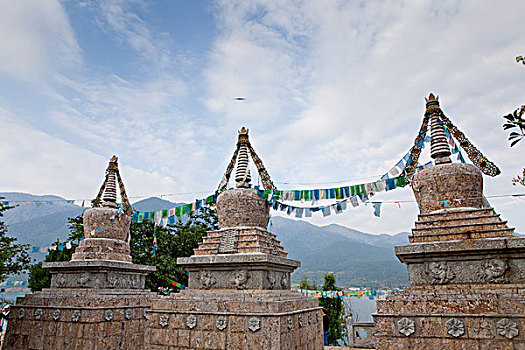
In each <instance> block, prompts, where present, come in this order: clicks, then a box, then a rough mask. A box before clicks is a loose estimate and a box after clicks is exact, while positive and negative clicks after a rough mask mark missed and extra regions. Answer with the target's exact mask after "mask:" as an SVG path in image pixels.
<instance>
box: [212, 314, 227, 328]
mask: <svg viewBox="0 0 525 350" xmlns="http://www.w3.org/2000/svg"><path fill="white" fill-rule="evenodd" d="M215 327H217V329H218V330H220V331H222V330H224V329H225V328H226V327H228V319H227V318H226V317H225V316H219V317H217V319H216V320H215Z"/></svg>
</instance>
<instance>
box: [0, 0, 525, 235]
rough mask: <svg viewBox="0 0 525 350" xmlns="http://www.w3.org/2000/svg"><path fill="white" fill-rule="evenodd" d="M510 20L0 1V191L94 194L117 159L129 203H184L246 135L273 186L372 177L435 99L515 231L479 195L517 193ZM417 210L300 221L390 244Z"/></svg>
mask: <svg viewBox="0 0 525 350" xmlns="http://www.w3.org/2000/svg"><path fill="white" fill-rule="evenodd" d="M524 12H525V2H523V1H518V0H516V1H504V2H494V1H468V0H467V1H459V0H458V1H454V0H444V1H422V0H417V1H373V0H372V1H326V0H319V1H297V0H289V1H288V0H281V1H249V0H238V1H236V0H228V1H221V0H219V1H187V0H185V1H182V0H158V1H146V0H129V1H125V0H111V1H105V0H99V1H73V0H64V1H58V0H17V1H11V0H0V45H1V50H0V126H1V128H0V130H1V133H0V135H1V137H0V164H1V165H0V170H1V171H0V192H10V191H17V192H27V193H32V194H55V195H59V196H62V197H64V198H67V199H90V198H93V197H94V196H95V195H96V193H97V191H98V188H99V187H100V185H101V183H102V181H103V176H104V170H105V168H106V166H107V162H108V160H109V159H110V158H111V156H112V155H113V154H116V155H118V157H119V164H120V168H121V174H122V177H123V180H124V182H125V185H126V188H127V192H128V195H129V196H130V197H132V201H137V200H140V199H142V198H145V197H150V196H160V195H166V194H169V195H168V196H163V197H162V198H164V199H167V200H171V201H174V202H182V201H192V200H193V199H195V198H202V197H205V196H207V195H208V194H210V193H213V192H214V191H215V190H216V188H217V186H218V184H219V182H220V180H221V178H222V174H223V173H224V171H225V169H226V166H227V164H228V162H229V160H230V158H231V156H232V153H233V151H234V148H235V143H236V139H237V131H238V130H239V129H240V128H241V127H242V126H246V127H248V128H249V130H250V140H251V142H252V145H253V146H254V148H255V150H256V152H257V153H258V154H259V156H260V157H261V158H262V160H263V162H264V164H265V166H266V168H267V170H268V172H269V173H270V175H271V177H272V179H273V181H274V182H275V183H276V185H277V187H278V188H279V189H308V188H310V189H314V188H326V187H333V186H340V185H348V184H356V183H363V182H370V181H374V180H376V179H377V178H378V177H379V176H380V175H382V174H384V173H385V172H387V171H388V170H389V169H390V168H391V167H392V166H393V165H394V164H395V163H396V162H397V161H398V160H399V159H400V158H401V157H402V156H403V155H404V154H405V153H406V152H407V151H408V150H409V148H410V147H411V146H412V144H413V142H414V138H415V136H416V135H417V132H418V130H419V127H420V124H421V120H422V118H423V113H424V108H425V97H427V96H428V95H429V93H430V92H433V93H435V94H437V95H439V96H440V102H441V107H442V109H443V111H444V113H445V114H446V115H447V116H448V117H449V118H450V119H451V120H452V122H453V123H455V124H456V126H458V128H459V129H460V130H462V131H463V132H464V133H465V134H466V135H467V137H469V139H470V140H471V142H472V143H473V144H474V145H476V146H477V147H478V148H479V149H480V150H481V151H482V152H483V154H484V155H485V156H487V157H488V158H489V159H490V160H491V161H493V162H494V163H496V164H497V165H498V166H499V167H500V169H501V170H502V174H501V175H499V176H497V177H495V178H491V177H487V176H485V177H484V184H485V195H486V196H487V197H489V201H490V202H491V204H492V205H493V206H494V207H495V208H496V210H497V211H498V212H499V213H501V216H502V218H503V219H505V220H509V225H510V226H511V227H515V228H516V230H517V231H518V232H520V233H525V216H524V215H523V214H522V213H523V209H524V208H525V199H524V198H523V197H522V198H521V199H520V198H511V197H503V198H491V197H492V196H497V195H504V194H515V193H524V192H525V189H524V188H523V187H517V186H513V185H512V183H511V179H512V178H513V177H515V176H516V175H517V174H519V173H520V171H521V169H522V168H523V167H524V166H525V157H524V156H523V154H524V150H525V142H522V143H521V144H518V145H517V146H514V147H513V148H510V147H509V142H508V141H507V137H508V132H506V131H503V129H502V124H503V118H502V116H503V115H506V114H508V113H510V112H512V111H513V110H514V109H516V108H517V107H518V106H520V105H521V104H523V103H525V95H524V93H523V91H524V78H525V67H524V66H523V65H521V64H518V63H516V62H515V57H516V56H517V55H523V54H524V53H525V47H524V46H523V38H525V21H523V13H524ZM236 97H244V98H246V99H245V100H242V101H239V100H236V99H235V98H236ZM425 151H426V153H428V148H427V149H426V150H425ZM427 157H428V155H427ZM255 173H256V172H255V169H252V175H253V178H254V180H253V182H254V183H256V182H257V176H256V175H255ZM413 199H414V197H413V194H412V191H411V190H410V188H408V187H406V188H403V189H397V190H395V191H390V192H388V193H379V194H377V195H376V196H375V197H374V200H378V201H389V202H395V201H413ZM417 211H418V210H417V205H416V204H415V203H414V202H411V203H405V202H403V203H401V205H397V204H393V203H385V204H384V205H383V206H382V208H381V216H380V217H375V216H374V215H373V208H372V207H371V206H370V205H369V206H363V205H361V206H360V207H358V208H354V209H348V210H347V211H345V212H344V213H343V214H339V215H332V216H330V217H327V218H323V217H322V216H319V215H316V214H314V217H313V218H309V219H303V220H308V221H310V222H312V223H314V224H317V225H327V224H331V223H337V224H341V225H345V226H348V227H351V228H354V229H358V230H361V231H364V232H369V233H378V234H379V233H396V232H401V231H409V230H410V229H411V228H412V227H413V223H414V221H415V220H416V218H417ZM277 215H278V214H277Z"/></svg>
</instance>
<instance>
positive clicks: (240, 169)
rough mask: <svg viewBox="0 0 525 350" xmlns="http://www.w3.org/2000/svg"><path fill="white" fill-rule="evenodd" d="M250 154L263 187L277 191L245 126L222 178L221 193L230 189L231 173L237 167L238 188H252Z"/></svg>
mask: <svg viewBox="0 0 525 350" xmlns="http://www.w3.org/2000/svg"><path fill="white" fill-rule="evenodd" d="M248 152H249V155H250V156H251V157H252V160H253V163H254V164H255V167H256V168H257V172H258V173H259V176H260V177H261V182H262V185H263V187H264V188H265V189H266V190H276V189H277V188H276V187H275V185H274V184H273V182H272V180H271V179H270V175H269V174H268V172H267V171H266V168H265V167H264V164H263V162H262V160H261V159H260V158H259V156H258V155H257V153H255V150H254V149H253V147H252V145H251V144H250V139H249V138H248V129H247V128H246V127H244V126H243V127H242V128H241V130H239V137H238V140H237V147H236V149H235V152H234V153H233V156H232V159H231V161H230V163H229V164H228V167H227V168H226V172H225V173H224V176H223V177H222V180H221V183H220V184H219V188H218V190H219V191H222V190H225V189H226V188H227V187H228V181H229V180H230V177H231V173H232V172H233V169H234V168H235V166H236V165H237V170H236V173H235V182H236V183H237V188H249V187H250V186H251V185H250V181H251V175H250V169H249V167H248V164H249V156H248Z"/></svg>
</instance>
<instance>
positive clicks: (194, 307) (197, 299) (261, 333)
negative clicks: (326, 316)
mask: <svg viewBox="0 0 525 350" xmlns="http://www.w3.org/2000/svg"><path fill="white" fill-rule="evenodd" d="M148 315H149V316H148V328H147V336H146V343H147V344H149V345H148V347H147V349H151V350H160V349H168V348H169V349H171V348H173V349H228V350H237V349H250V350H252V349H254V350H255V349H281V350H288V349H290V350H291V349H316V350H317V349H319V350H320V349H323V344H322V341H323V338H322V319H321V314H320V308H319V307H318V306H317V302H316V300H312V299H306V298H304V297H302V295H300V294H299V293H295V292H292V291H279V292H278V291H273V292H270V291H242V292H232V291H226V290H225V291H220V290H215V291H209V292H205V291H196V290H193V291H191V290H188V291H184V292H183V293H181V294H180V295H177V296H175V297H165V298H162V299H158V300H155V301H154V302H153V304H152V310H151V311H150V312H149V313H148Z"/></svg>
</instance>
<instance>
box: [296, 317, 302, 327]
mask: <svg viewBox="0 0 525 350" xmlns="http://www.w3.org/2000/svg"><path fill="white" fill-rule="evenodd" d="M297 323H298V324H299V328H303V315H299V316H297Z"/></svg>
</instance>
